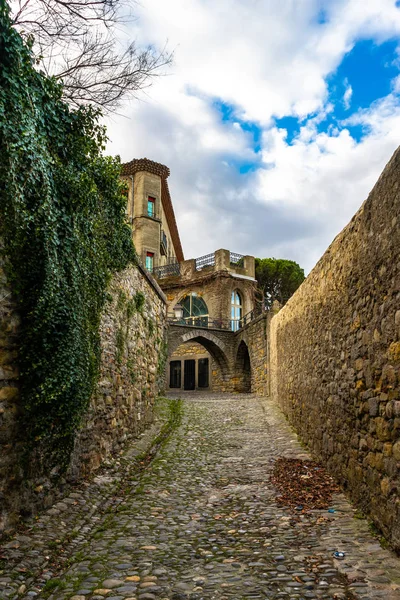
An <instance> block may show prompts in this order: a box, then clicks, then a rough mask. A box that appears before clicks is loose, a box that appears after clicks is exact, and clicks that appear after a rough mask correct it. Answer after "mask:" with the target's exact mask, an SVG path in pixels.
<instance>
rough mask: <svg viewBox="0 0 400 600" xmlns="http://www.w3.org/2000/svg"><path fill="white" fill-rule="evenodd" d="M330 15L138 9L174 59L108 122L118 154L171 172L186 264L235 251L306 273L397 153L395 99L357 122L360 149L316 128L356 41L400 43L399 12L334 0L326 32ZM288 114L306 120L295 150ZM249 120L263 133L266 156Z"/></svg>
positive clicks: (148, 5)
mask: <svg viewBox="0 0 400 600" xmlns="http://www.w3.org/2000/svg"><path fill="white" fill-rule="evenodd" d="M320 7H321V1H320V0H296V1H294V0H282V1H280V2H276V0H263V1H262V2H260V1H259V0H219V1H218V2H215V1H213V0H185V2H182V0H169V1H168V2H165V1H164V0H147V1H146V2H145V3H143V4H142V5H140V6H138V7H137V10H138V17H139V18H138V20H137V21H136V22H135V24H134V27H133V33H134V35H135V36H136V37H137V39H138V41H139V42H140V43H143V44H147V43H153V44H156V45H158V46H163V45H164V43H165V40H166V39H168V40H169V47H170V48H174V49H175V64H174V66H173V68H172V69H171V71H170V73H169V74H168V75H167V76H166V77H162V78H160V79H159V80H157V81H156V82H155V84H154V85H153V86H152V87H151V88H150V89H149V90H148V92H147V94H148V95H147V96H144V97H143V100H142V101H141V102H135V103H132V104H130V105H129V106H127V107H126V108H125V110H124V111H123V112H124V113H125V114H126V115H127V117H128V118H123V117H114V119H113V120H112V121H111V122H109V135H110V138H111V143H110V146H109V150H110V152H112V153H115V154H117V153H118V154H121V156H122V159H123V160H124V161H127V160H130V159H132V158H133V157H141V156H147V157H148V158H152V159H154V160H157V161H160V162H163V163H165V164H167V165H168V166H169V167H170V168H171V177H170V181H169V183H170V188H171V192H172V197H173V201H174V206H175V210H176V214H177V219H178V224H179V226H180V231H181V237H182V241H183V246H184V251H185V255H186V256H187V257H190V256H195V255H200V254H205V253H207V252H210V251H212V250H214V249H216V248H218V247H228V248H230V249H232V250H234V251H238V252H243V253H250V254H251V253H254V254H256V255H258V256H272V255H274V256H286V257H288V258H293V259H295V260H298V261H299V262H300V263H301V264H302V265H304V266H306V268H310V267H311V266H312V265H313V264H314V263H315V261H316V260H317V258H318V257H319V255H321V253H322V252H323V251H324V250H325V248H326V247H327V246H328V244H329V243H330V241H331V240H332V238H333V237H334V235H336V233H337V232H338V231H339V229H340V228H341V227H342V226H343V225H345V223H346V222H347V221H348V219H349V218H350V217H351V216H352V214H353V213H354V212H355V210H356V209H357V208H358V206H359V205H360V204H361V202H362V200H363V199H364V198H365V196H366V194H367V192H368V191H369V189H370V188H371V187H372V185H373V183H374V181H375V180H376V178H377V176H378V175H379V172H380V170H381V169H382V168H383V166H384V164H385V162H386V161H387V160H388V159H389V157H390V154H391V153H392V151H393V150H394V149H395V147H396V146H397V144H398V140H399V139H400V138H399V133H400V115H399V114H398V106H397V99H396V98H395V96H394V95H392V94H391V95H390V96H389V97H388V98H386V99H385V100H384V101H382V102H381V103H378V104H375V105H374V106H372V107H370V109H368V110H367V111H361V112H360V113H358V114H357V115H356V116H353V117H352V118H351V119H352V120H351V121H350V119H349V120H348V122H347V123H348V125H349V126H350V125H352V124H361V125H363V126H364V127H366V128H367V129H368V134H367V135H366V137H365V138H364V139H363V140H362V141H361V142H360V143H356V142H355V141H354V140H353V138H352V137H351V135H350V133H349V131H347V130H342V131H340V132H339V131H338V130H334V129H332V130H331V131H330V132H329V134H327V133H318V125H319V123H320V122H321V120H323V119H324V118H325V116H326V114H328V113H329V112H331V111H332V110H333V106H332V105H331V104H330V103H328V98H327V84H326V77H327V75H328V74H329V73H332V72H333V71H334V70H335V69H336V67H337V66H338V65H339V64H340V62H341V60H342V58H343V56H344V54H345V53H346V52H348V51H349V50H350V49H351V48H352V47H353V45H354V44H355V42H356V41H357V39H359V38H372V39H375V40H376V41H377V42H382V41H384V40H385V39H389V38H392V37H396V36H397V37H398V36H399V35H400V11H399V10H398V9H396V7H395V4H394V1H390V0H365V1H361V0H326V2H325V9H326V15H327V19H326V22H325V23H323V24H319V23H318V22H317V19H316V16H317V14H318V10H319V8H320ZM135 8H136V7H135ZM393 85H394V91H396V90H397V89H398V88H399V89H400V85H399V84H398V82H394V84H393ZM351 94H352V90H351V86H350V85H349V84H348V83H347V88H346V91H345V94H344V96H343V98H342V99H341V100H340V99H339V101H342V102H343V103H344V104H345V106H350V101H351ZM214 99H220V100H222V101H223V102H225V103H229V104H231V105H233V106H234V107H235V111H236V119H237V121H236V122H232V121H227V122H222V121H221V116H220V114H219V113H218V111H217V109H216V108H215V106H214V105H213V100H214ZM352 108H354V107H352ZM310 114H312V117H309V116H308V115H310ZM286 115H294V116H298V117H300V118H302V119H303V121H302V126H301V131H300V135H299V136H298V138H297V139H296V141H295V143H294V144H292V145H289V144H288V143H287V137H286V131H285V130H282V129H281V130H278V129H277V128H276V127H275V126H274V120H273V117H284V116H286ZM241 120H250V121H254V122H256V123H258V125H259V126H260V127H261V128H262V131H263V134H262V141H261V145H262V150H261V152H260V153H259V155H258V156H256V155H255V153H254V149H253V146H254V144H253V139H252V136H251V133H249V132H246V131H243V129H242V127H241V126H240V121H241ZM257 161H258V163H259V164H258V166H259V167H260V168H257V169H256V170H255V171H254V172H249V173H247V174H245V175H240V174H239V172H238V170H237V165H238V164H243V163H252V162H255V163H257Z"/></svg>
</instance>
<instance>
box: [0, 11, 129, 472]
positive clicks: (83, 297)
mask: <svg viewBox="0 0 400 600" xmlns="http://www.w3.org/2000/svg"><path fill="white" fill-rule="evenodd" d="M98 119H99V113H98V112H97V111H96V110H94V109H93V108H91V107H82V108H80V109H79V110H72V109H71V108H70V107H69V106H68V105H67V104H66V103H65V102H64V101H63V100H62V88H61V87H60V85H59V84H58V83H57V82H56V81H55V80H54V79H52V78H49V77H46V76H45V75H44V74H43V73H41V72H38V71H37V70H35V68H34V60H33V57H32V53H31V50H30V48H29V47H27V46H26V44H24V42H23V41H22V39H21V37H20V36H19V34H18V33H17V32H16V31H15V30H14V29H13V28H12V27H11V24H10V19H9V9H8V6H7V5H6V4H5V2H4V0H0V153H1V157H0V180H1V190H0V218H1V229H0V234H1V235H2V237H3V239H4V253H5V256H6V258H7V260H8V264H7V269H8V270H7V275H8V278H9V280H10V281H11V283H12V286H13V290H14V291H15V295H16V298H17V301H18V303H19V309H20V313H21V317H22V326H21V337H20V342H21V343H20V354H19V362H20V367H21V381H20V383H21V395H22V401H23V416H22V418H23V426H24V433H25V439H26V444H27V449H28V450H29V451H30V452H32V451H34V454H33V456H34V458H35V469H38V467H40V466H41V467H42V469H43V470H46V471H48V470H49V469H50V468H53V467H54V466H58V467H65V466H66V465H67V464H68V461H69V455H70V451H71V448H72V446H73V441H74V437H75V433H76V430H77V428H78V427H79V425H80V423H81V420H82V416H83V414H84V412H85V410H86V409H87V407H88V403H89V400H90V397H91V395H92V392H93V390H94V387H95V384H96V381H97V379H98V373H99V361H100V341H99V323H100V316H101V312H102V309H103V306H104V303H105V300H106V298H107V291H106V290H107V285H108V282H109V280H110V277H111V275H112V273H113V272H115V271H118V270H120V269H123V268H124V267H125V266H126V265H127V264H128V263H129V262H130V261H133V260H135V252H134V248H133V244H132V239H131V231H130V229H129V226H128V225H127V224H126V222H125V206H126V197H125V196H124V195H123V189H122V187H121V184H120V182H119V173H120V163H119V159H117V158H110V157H105V156H103V154H102V152H103V150H104V148H105V143H106V134H105V129H104V128H103V127H102V126H100V125H99V123H98ZM38 461H41V462H38Z"/></svg>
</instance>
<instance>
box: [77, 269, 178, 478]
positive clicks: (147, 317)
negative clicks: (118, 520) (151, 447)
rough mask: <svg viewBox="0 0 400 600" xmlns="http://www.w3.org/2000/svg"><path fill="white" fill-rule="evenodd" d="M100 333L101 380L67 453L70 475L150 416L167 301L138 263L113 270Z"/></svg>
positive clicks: (94, 462) (160, 369)
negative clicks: (119, 270) (70, 455)
mask: <svg viewBox="0 0 400 600" xmlns="http://www.w3.org/2000/svg"><path fill="white" fill-rule="evenodd" d="M109 290H110V299H109V301H108V303H107V306H106V309H105V311H104V314H103V317H102V321H101V326H100V332H101V348H102V359H101V367H100V379H99V383H98V386H97V390H96V393H95V394H94V395H93V397H92V399H91V402H90V407H89V411H88V413H87V415H86V416H85V420H84V424H83V427H82V429H81V430H80V431H79V433H78V436H77V439H76V444H75V448H74V452H73V455H72V462H71V468H70V470H69V475H70V476H71V477H76V476H81V475H85V474H87V473H90V472H92V471H93V469H96V468H97V467H98V466H99V465H100V464H101V462H102V461H103V459H104V458H105V457H106V456H108V455H109V454H110V453H111V452H113V451H116V450H118V449H120V448H121V447H122V446H123V445H124V444H125V443H126V442H127V440H129V439H131V438H132V437H135V436H136V435H137V434H138V433H140V432H141V431H142V430H143V429H144V427H145V426H146V425H147V424H149V423H150V422H151V420H152V415H153V405H154V400H155V398H156V397H157V395H158V393H159V392H160V387H161V388H162V385H161V386H160V380H161V379H163V376H164V367H165V357H166V330H167V323H166V302H165V296H164V294H163V292H162V291H161V290H160V288H159V287H158V285H157V283H156V282H155V281H154V280H153V279H152V278H151V277H150V276H149V275H148V274H147V273H146V272H145V271H144V270H142V269H141V268H140V267H136V266H132V267H129V268H127V269H125V270H124V271H123V272H122V273H119V274H117V275H116V276H115V277H114V278H113V280H112V282H111V285H110V288H109Z"/></svg>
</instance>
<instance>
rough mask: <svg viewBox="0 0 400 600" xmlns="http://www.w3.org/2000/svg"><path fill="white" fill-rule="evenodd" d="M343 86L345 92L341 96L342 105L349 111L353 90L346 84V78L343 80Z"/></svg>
mask: <svg viewBox="0 0 400 600" xmlns="http://www.w3.org/2000/svg"><path fill="white" fill-rule="evenodd" d="M344 85H345V88H346V89H345V92H344V94H343V104H344V107H345V109H346V110H349V108H350V105H351V97H352V95H353V88H352V87H351V85H350V84H349V82H348V79H347V78H346V79H345V80H344Z"/></svg>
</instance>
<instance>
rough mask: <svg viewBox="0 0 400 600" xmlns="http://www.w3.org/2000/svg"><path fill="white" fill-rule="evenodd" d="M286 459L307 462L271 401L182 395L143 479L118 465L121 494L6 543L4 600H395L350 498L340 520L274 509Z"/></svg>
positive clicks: (396, 562)
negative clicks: (174, 423)
mask: <svg viewBox="0 0 400 600" xmlns="http://www.w3.org/2000/svg"><path fill="white" fill-rule="evenodd" d="M127 456H128V457H129V456H130V455H129V453H128V455H127ZM278 456H285V457H289V458H309V456H308V454H307V453H306V452H305V451H304V450H303V449H302V447H301V446H300V444H299V443H298V441H297V438H296V436H295V435H294V434H293V432H292V430H291V429H290V428H289V427H288V425H287V424H286V422H285V420H284V418H283V417H282V415H281V413H280V412H279V410H278V409H277V408H276V407H274V406H273V405H271V403H269V402H268V400H261V399H258V398H256V397H254V396H250V395H234V396H229V395H219V396H217V395H212V394H208V395H203V396H200V395H195V394H188V395H185V400H184V418H183V422H182V424H181V426H180V427H179V429H177V430H176V431H175V432H174V433H173V434H172V436H171V438H170V439H169V441H168V442H167V443H166V444H165V445H164V446H163V447H161V449H160V450H159V452H158V454H157V455H156V457H155V458H154V459H153V461H152V462H151V463H149V464H148V466H147V467H146V468H145V469H143V470H142V471H141V472H133V473H129V468H128V470H126V464H125V463H123V461H122V462H121V465H122V466H121V467H120V468H121V469H122V467H123V464H125V466H124V467H123V468H124V469H125V471H123V472H124V476H123V481H122V483H123V485H122V486H120V487H119V488H118V491H115V488H113V486H112V485H113V484H112V481H115V479H116V475H115V473H116V471H115V466H114V471H112V475H111V476H110V478H109V480H108V479H107V477H106V476H103V477H102V482H103V486H101V485H97V487H96V486H95V485H92V486H91V485H89V484H87V486H86V487H85V486H83V487H82V490H81V491H75V492H74V493H73V494H70V495H69V496H68V498H66V499H65V500H64V501H63V502H59V503H58V504H57V505H56V506H55V507H54V508H53V509H50V511H48V512H47V514H44V515H43V516H42V517H41V518H40V519H39V521H38V522H37V524H36V526H35V528H34V529H32V533H31V534H29V533H26V534H25V535H19V536H17V537H16V538H15V539H14V540H12V541H11V542H8V543H7V544H5V547H4V548H3V553H4V556H5V557H6V558H7V559H8V560H9V562H8V565H9V566H8V567H7V565H6V566H5V567H4V568H3V571H2V574H1V575H0V586H1V587H0V596H1V598H17V597H18V598H24V599H32V598H35V597H37V598H50V599H54V600H64V599H68V600H69V599H71V598H73V599H74V600H85V599H86V600H102V599H103V598H107V600H127V599H130V600H133V599H135V600H136V599H137V600H180V599H182V600H184V599H185V598H190V599H191V600H196V599H197V600H201V599H214V598H215V599H218V600H224V599H226V600H228V599H236V600H240V599H242V598H253V599H256V598H264V599H266V598H269V599H273V598H287V599H294V598H297V599H301V598H303V599H309V598H332V599H333V598H349V599H350V598H353V599H363V598H365V599H367V598H368V599H369V598H384V599H385V600H386V599H387V600H392V599H393V600H394V599H400V559H399V558H396V557H395V555H394V554H392V553H391V552H390V551H388V550H385V549H382V548H381V546H380V545H379V543H378V541H377V540H376V539H375V538H374V537H372V535H371V533H370V532H369V528H368V524H367V522H366V521H364V520H360V519H355V518H354V516H353V515H354V510H353V509H352V508H351V506H350V505H349V503H348V502H347V500H346V499H345V498H344V496H343V495H341V494H338V495H336V496H335V497H334V499H333V504H332V506H333V508H334V509H335V512H333V513H330V512H328V511H327V510H314V511H310V512H309V513H306V514H304V515H303V514H294V513H293V511H291V510H290V509H286V508H282V507H279V506H278V505H277V504H276V496H277V492H276V490H275V489H274V488H273V487H272V485H271V483H269V474H270V472H271V469H272V467H273V463H274V460H275V459H276V458H277V457H278ZM118 468H119V467H118ZM117 471H118V469H117ZM121 472H122V471H121ZM117 479H118V477H117ZM107 482H108V483H107ZM120 483H121V481H120ZM107 486H109V487H107ZM96 490H98V491H97V492H96ZM99 497H100V498H102V502H100V501H99ZM100 505H101V506H100ZM96 506H97V507H98V512H96V511H95V510H94V509H93V507H96ZM104 507H105V508H104ZM79 511H80V512H81V518H80V519H79V520H78V521H77V522H76V520H75V521H74V523H75V526H74V527H73V523H72V521H70V520H69V519H71V518H72V517H69V515H70V514H72V513H74V514H78V516H79ZM76 523H78V524H76ZM72 527H73V529H72V531H69V533H70V534H74V535H72V536H71V539H70V545H69V546H65V544H64V545H63V546H62V547H63V549H64V554H65V552H66V553H67V554H68V556H64V555H63V560H62V561H61V563H60V564H62V568H61V567H60V565H59V566H58V568H59V569H60V572H58V571H57V567H56V563H57V561H56V560H55V559H54V558H53V559H51V557H50V556H47V554H48V553H50V552H53V554H54V551H55V552H56V555H57V544H60V550H59V552H58V553H59V554H61V542H62V540H61V537H62V536H64V538H65V536H66V534H67V533H68V530H69V529H70V528H72ZM335 550H340V551H343V552H345V558H344V559H343V560H335V559H334V558H333V556H332V555H333V552H334V551H335ZM35 569H36V571H35ZM45 582H47V583H46V584H45ZM44 584H45V585H44ZM43 585H44V587H43ZM1 594H2V595H1Z"/></svg>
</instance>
